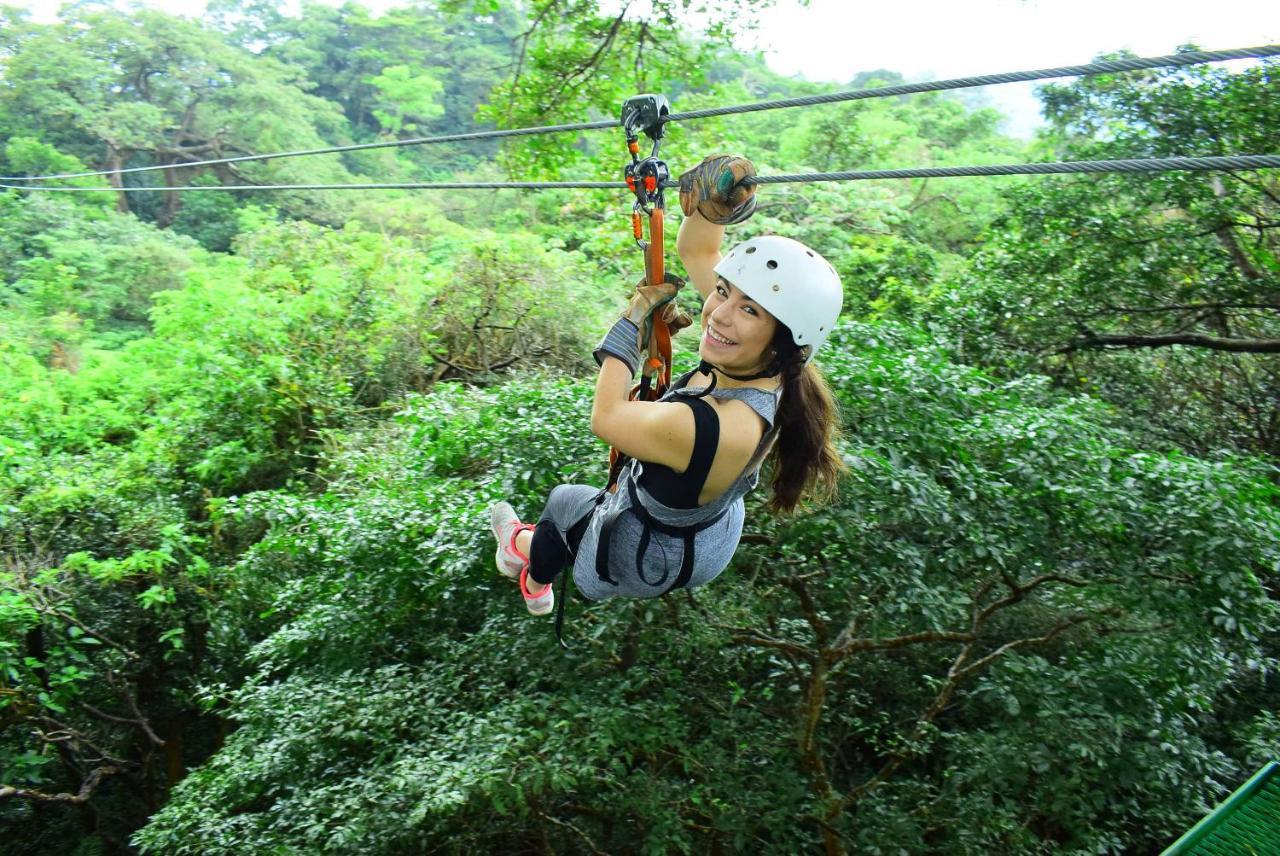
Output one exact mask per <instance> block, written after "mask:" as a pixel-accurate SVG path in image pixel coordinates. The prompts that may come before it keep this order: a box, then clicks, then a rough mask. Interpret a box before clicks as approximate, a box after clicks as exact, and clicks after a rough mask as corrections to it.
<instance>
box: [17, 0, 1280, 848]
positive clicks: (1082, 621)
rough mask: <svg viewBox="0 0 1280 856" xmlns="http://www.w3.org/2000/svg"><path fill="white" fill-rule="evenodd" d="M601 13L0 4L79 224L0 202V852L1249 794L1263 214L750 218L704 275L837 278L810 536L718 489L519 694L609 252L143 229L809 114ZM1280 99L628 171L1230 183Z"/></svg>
mask: <svg viewBox="0 0 1280 856" xmlns="http://www.w3.org/2000/svg"><path fill="white" fill-rule="evenodd" d="M644 5H645V7H644V8H643V9H642V8H639V6H638V5H637V7H636V8H634V9H633V8H631V6H632V4H617V3H601V2H597V0H526V2H519V3H517V2H512V0H436V2H418V3H414V4H412V5H409V6H406V7H399V8H394V9H390V10H388V11H386V12H385V13H382V14H374V13H373V12H371V11H369V10H368V9H366V8H365V7H363V6H361V5H359V4H357V3H354V2H348V3H346V4H345V5H341V6H336V7H335V6H328V5H322V4H319V3H311V2H304V3H302V4H301V6H300V7H299V8H298V9H297V11H296V12H292V13H291V12H286V11H283V10H282V9H281V8H280V7H278V6H277V5H276V4H271V3H265V2H258V0H215V2H213V3H211V4H210V5H209V8H208V13H207V15H206V16H205V18H204V19H202V20H199V21H196V20H191V19H185V18H181V17H175V16H172V15H168V14H164V13H160V12H156V11H150V10H145V9H140V8H139V9H130V10H125V11H121V10H118V9H114V8H111V7H109V6H107V5H103V4H98V3H83V4H74V5H69V6H67V7H65V8H64V9H63V11H62V13H61V18H60V19H59V20H58V21H57V22H55V23H48V24H45V23H36V22H33V21H31V20H30V18H29V17H28V16H27V15H26V14H25V13H24V12H22V11H20V10H18V9H15V8H12V7H4V6H0V174H3V175H5V176H8V177H10V178H9V179H6V183H9V182H12V181H16V180H18V179H22V178H25V177H30V176H37V175H48V174H67V173H81V172H102V173H106V174H105V175H98V176H88V177H80V178H75V179H71V180H69V181H67V182H66V184H68V185H75V186H80V187H85V188H96V189H97V190H96V191H95V192H92V193H48V192H38V191H23V190H9V191H4V192H2V193H0V557H2V558H3V561H2V562H0V842H3V843H0V852H2V853H9V852H13V853H24V854H66V853H76V854H83V856H89V854H117V853H120V854H123V853H156V854H161V853H162V854H214V853H228V854H231V853H257V852H280V853H310V852H321V851H327V852H337V853H361V854H364V853H388V854H391V853H403V852H419V851H421V852H447V853H472V852H513V853H520V852H539V853H620V854H624V853H637V854H639V853H646V854H647V853H664V854H665V853H672V852H684V853H694V852H697V853H703V852H706V853H724V852H741V851H748V850H750V851H756V852H761V853H778V854H794V853H802V852H824V853H829V854H834V853H903V852H905V853H912V854H915V853H922V854H923V853H948V854H950V853H972V854H986V853H993V852H994V853H1010V854H1085V853H1090V854H1093V853H1134V854H1137V853H1151V852H1158V851H1159V850H1160V849H1162V848H1163V847H1165V846H1167V845H1168V844H1169V843H1170V842H1172V841H1173V840H1174V839H1175V838H1177V836H1178V835H1180V834H1181V833H1182V832H1183V831H1185V830H1186V829H1187V828H1188V827H1189V826H1190V825H1191V824H1193V823H1194V822H1195V821H1196V820H1197V819H1198V818H1199V817H1200V816H1202V815H1203V814H1204V813H1205V811H1207V810H1208V809H1209V808H1211V807H1212V806H1213V805H1214V804H1216V803H1217V802H1218V801H1219V800H1221V799H1222V798H1223V797H1224V796H1225V795H1226V794H1227V793H1229V792H1231V791H1232V790H1234V788H1235V787H1236V786H1238V785H1239V784H1240V783H1241V782H1243V781H1244V780H1245V779H1247V778H1248V776H1249V775H1251V774H1252V773H1253V772H1254V771H1255V770H1257V769H1258V768H1259V767H1260V766H1262V765H1263V764H1264V763H1266V762H1267V761H1269V760H1272V759H1275V758H1277V757H1278V756H1280V717H1277V714H1276V710H1277V709H1280V682H1278V678H1277V667H1278V666H1280V663H1277V654H1278V653H1280V643H1278V639H1280V636H1278V633H1280V615H1278V614H1277V582H1278V580H1280V469H1278V468H1277V464H1278V462H1280V261H1278V259H1280V240H1278V238H1277V236H1278V235H1280V229H1278V227H1280V179H1278V177H1277V173H1276V171H1274V170H1255V171H1235V172H1209V173H1204V172H1183V173H1157V174H1144V175H1105V174H1104V175H1080V176H1063V177H1055V178H1041V177H1035V178H1030V177H1023V178H1018V177H1005V178H949V179H936V178H935V179H912V180H896V181H868V182H856V183H826V184H807V185H800V184H790V185H772V186H765V187H762V188H761V190H760V193H759V198H760V203H759V207H758V210H757V212H756V214H755V215H754V217H753V218H752V219H751V220H750V221H748V222H747V223H745V224H743V225H740V226H736V227H733V228H732V229H731V234H730V239H731V240H736V239H740V238H746V237H750V236H752V235H756V234H766V233H772V234H778V235H785V236H788V237H794V238H797V239H799V240H802V241H804V242H805V243H807V244H808V245H810V246H812V247H814V248H815V249H817V250H819V251H820V252H821V253H822V254H823V255H825V256H826V257H827V258H828V259H829V260H830V261H831V262H832V263H833V264H834V266H835V267H836V269H837V270H838V272H839V274H840V276H841V278H842V280H843V282H844V286H845V303H844V310H843V314H842V318H841V322H840V325H839V328H838V329H837V331H836V333H835V335H834V336H833V338H832V340H831V343H830V347H828V348H827V349H826V350H825V351H824V352H823V354H822V355H820V357H819V360H818V364H819V366H820V368H821V370H822V371H823V372H824V374H825V376H826V377H827V378H828V380H829V382H830V384H831V387H832V389H833V391H834V394H835V396H836V399H837V402H838V404H839V408H840V419H841V424H842V426H843V431H844V436H843V440H842V442H841V446H840V455H841V458H842V460H843V462H844V463H845V465H846V466H847V468H848V473H847V475H846V477H845V479H844V481H843V482H842V484H841V489H840V492H839V495H838V497H837V499H836V500H835V501H834V502H833V503H832V504H830V505H826V506H811V507H806V508H804V509H803V510H801V511H800V512H799V513H796V514H794V515H788V516H784V517H772V516H770V515H769V514H767V513H766V511H765V508H764V502H763V498H762V497H758V496H755V495H752V498H750V499H749V501H748V514H747V519H748V526H747V532H746V535H745V537H744V539H743V543H742V545H741V547H740V548H739V550H738V553H737V556H736V557H735V560H734V562H733V564H732V565H731V566H730V568H729V570H728V571H727V572H726V573H725V574H724V575H723V577H722V578H721V579H719V580H717V581H716V582H715V583H714V584H713V585H711V586H709V587H707V588H705V589H702V590H699V591H698V592H696V593H688V592H686V593H682V594H679V595H675V596H669V597H665V598H661V599H658V600H652V601H626V602H624V601H617V600H615V601H610V602H605V603H600V604H588V603H586V602H585V601H582V600H579V599H574V600H572V601H571V602H570V603H569V605H568V620H567V626H566V636H567V639H568V641H569V643H570V645H571V649H570V650H568V651H564V650H561V649H560V648H559V646H557V644H556V640H555V636H554V634H553V633H552V630H551V624H550V622H542V621H537V620H534V619H531V618H530V617H529V616H527V614H525V610H524V607H523V605H522V604H521V603H520V601H519V599H518V598H517V597H516V596H515V589H514V587H512V586H510V585H508V584H507V583H506V582H505V581H504V580H502V579H501V578H499V577H497V576H496V575H495V574H494V569H493V563H492V558H491V557H492V550H493V543H492V537H491V535H490V532H489V528H488V508H489V507H490V506H491V505H492V504H493V503H494V502H497V501H500V500H507V501H509V502H511V503H512V504H513V505H515V507H516V508H517V510H519V511H521V512H522V513H524V514H525V515H527V516H528V517H534V516H535V515H537V513H538V512H539V511H540V508H541V503H542V502H543V500H544V499H545V497H546V495H547V493H548V491H549V490H550V489H551V488H552V487H553V486H555V485H557V484H561V483H566V482H572V483H585V484H593V485H601V484H603V482H604V479H605V471H606V463H607V449H605V448H604V445H603V444H602V443H601V442H600V441H599V440H597V439H595V438H594V437H593V436H592V435H591V432H590V431H589V430H588V425H589V420H590V409H591V395H592V388H593V383H594V371H595V362H594V361H593V360H592V359H591V356H590V353H591V349H592V346H593V344H594V343H595V342H596V341H598V339H599V337H600V335H601V334H602V333H603V332H604V330H605V329H606V328H607V325H608V324H609V323H610V322H611V320H612V319H613V318H614V317H616V314H617V312H618V310H619V309H620V308H621V306H622V305H623V301H624V300H625V298H626V295H627V294H628V292H629V289H630V288H631V287H632V286H633V285H634V283H635V280H636V279H637V277H638V276H640V275H641V273H642V271H643V260H642V257H641V254H640V252H639V250H638V249H637V247H636V246H635V240H634V238H633V235H632V232H631V223H630V213H631V201H630V200H629V199H628V198H626V197H625V194H623V193H621V192H611V191H596V190H590V191H584V190H544V191H539V192H536V193H528V192H518V191H510V190H492V191H483V192H476V191H467V192H464V191H456V192H431V193H427V192H414V191H368V192H345V193H336V192H323V191H315V190H300V191H261V190H230V191H223V190H219V191H216V192H214V191H208V192H189V191H188V192H179V191H176V190H174V189H173V188H176V187H181V186H190V185H197V186H219V185H237V186H241V185H243V186H251V185H262V184H319V183H351V182H382V183H385V182H396V181H400V182H423V181H449V180H456V181H497V180H508V179H518V180H541V179H564V178H574V179H586V180H597V181H617V180H619V179H620V177H621V169H622V166H623V164H624V163H625V162H626V161H627V159H628V155H627V154H626V148H625V144H624V141H623V139H622V134H621V132H620V131H617V130H612V131H601V132H592V133H581V134H572V135H547V136H541V137H528V138H514V139H511V140H506V141H501V142H498V141H492V140H485V141H471V142H452V143H446V144H442V145H435V146H400V147H388V148H379V149H365V150H357V151H348V152H343V153H334V154H326V155H321V156H313V157H305V158H302V157H299V158H277V159H273V160H265V161H263V160H245V161H239V162H232V163H220V164H216V165H197V164H199V163H201V162H203V161H208V160H219V159H225V158H236V157H240V156H245V155H251V154H260V153H264V152H280V151H289V150H296V149H306V148H317V147H337V146H348V145H354V144H360V143H369V142H390V141H395V140H398V139H405V138H409V137H422V136H439V135H449V134H458V133H465V132H470V131H474V130H477V129H485V128H514V127H524V126H529V125H537V124H544V123H551V122H565V123H569V122H582V121H593V120H599V119H601V118H610V119H612V118H616V116H617V114H618V110H619V107H620V105H621V102H622V100H623V99H625V98H627V97H630V96H632V95H635V94H637V93H640V92H662V93H665V94H666V95H668V96H669V97H670V98H671V99H672V103H673V104H674V105H675V107H676V109H679V110H696V109H700V108H704V107H710V106H719V105H724V104H731V103H745V102H751V101H758V100H763V99H770V98H783V97H794V96H802V95H812V94H820V93H822V92H827V91H833V90H834V89H836V88H837V87H836V86H834V85H830V84H816V83H810V82H806V81H803V80H799V79H795V78H788V77H785V76H781V75H778V74H776V73H774V72H772V71H771V70H770V69H769V68H768V67H767V65H766V64H765V63H764V62H763V60H762V58H761V57H759V56H755V55H751V54H748V53H743V52H741V51H739V50H736V49H735V48H734V44H735V42H734V37H735V35H736V34H737V31H738V29H740V28H742V27H746V26H750V22H751V13H752V12H753V11H754V10H759V9H762V8H764V7H766V6H767V5H768V0H752V2H749V3H745V4H743V3H729V2H727V0H714V1H713V2H710V3H708V4H706V5H707V6H708V9H709V11H708V13H707V19H709V20H713V21H721V22H723V23H718V24H715V25H713V26H704V27H703V28H702V29H695V28H693V27H691V26H690V24H689V22H688V19H686V18H685V17H684V15H685V11H686V7H687V6H688V5H689V4H687V3H684V2H677V0H654V2H652V3H650V4H644ZM730 10H736V12H737V14H735V15H730V14H728V12H729V11H730ZM700 20H701V19H700ZM1175 47H1176V46H1170V49H1171V50H1172V49H1174V48H1175ZM1278 69H1280V66H1278V65H1277V63H1276V61H1274V60H1262V61H1258V62H1254V63H1252V64H1248V65H1246V67H1244V68H1225V67H1222V66H1218V65H1201V66H1192V67H1187V68H1181V69H1163V70H1149V71H1141V72H1131V73H1126V74H1114V75H1100V76H1094V77H1086V78H1081V79H1079V80H1075V81H1071V82H1065V83H1055V84H1052V85H1046V86H1044V87H1043V88H1042V89H1041V90H1040V93H1039V97H1040V99H1041V102H1042V104H1043V111H1044V115H1045V118H1046V121H1047V127H1046V129H1045V130H1043V131H1042V132H1040V134H1039V135H1038V136H1037V138H1036V139H1034V140H1032V141H1026V140H1019V139H1016V138H1013V137H1010V136H1008V135H1006V134H1004V133H1003V132H1002V117H1001V116H1000V114H999V113H998V112H997V111H996V110H994V109H992V108H990V107H988V106H983V103H982V100H981V97H980V96H978V97H974V96H973V95H972V94H969V95H957V94H940V93H928V94H918V95H912V96H900V97H892V98H881V99H874V100H865V101H858V102H852V103H845V104H834V105H826V106H819V107H809V108H805V109H802V110H795V111H780V112H777V113H771V114H745V115H733V116H723V117H718V118H713V119H704V120H700V121H697V122H688V123H678V124H676V125H673V126H672V127H671V128H670V129H669V131H668V134H667V137H666V139H665V140H664V142H663V147H662V154H663V157H664V158H665V159H666V160H667V161H668V162H669V163H670V164H671V167H672V171H673V173H677V174H678V173H679V172H680V171H682V170H684V169H687V168H688V167H690V166H693V165H694V164H696V163H697V162H698V161H699V160H700V159H701V158H702V157H703V156H704V155H707V154H712V153H718V152H727V151H732V152H735V153H741V154H743V155H746V156H748V157H750V158H751V159H752V160H753V162H754V163H755V164H756V166H757V167H758V168H759V170H760V172H761V173H763V174H770V173H774V174H776V173H783V172H786V173H801V172H819V171H835V170H853V169H881V168H896V167H904V166H934V165H936V166H950V165H961V164H966V165H968V164H984V163H1012V162H1019V161H1031V160H1083V159H1103V158H1138V157H1164V156H1192V155H1227V154H1271V153H1277V152H1280V113H1278V112H1277V111H1280V83H1278V82H1277V71H1278ZM902 79H903V78H902V77H901V75H899V74H897V73H896V72H894V71H892V70H876V69H868V70H867V71H866V72H865V73H863V74H860V75H859V76H858V77H857V79H855V80H852V81H848V82H847V86H848V87H855V88H859V87H866V86H873V85H878V84H885V83H894V82H900V81H901V80H902ZM139 168H155V169H147V170H146V171H130V170H138V169H139ZM671 208H672V212H671V218H670V219H671V221H676V220H678V216H679V215H678V214H677V213H676V211H675V209H676V206H675V205H672V206H671ZM672 225H673V227H674V222H673V224H672ZM669 263H670V264H671V265H673V266H674V265H677V264H678V262H677V261H676V259H675V256H674V253H671V254H670V257H669ZM689 292H692V289H686V293H684V294H682V295H681V297H680V301H681V302H682V304H684V307H685V308H686V309H689V310H690V311H694V312H695V313H696V310H697V309H698V306H697V296H696V294H692V293H689ZM686 336H687V334H686ZM694 347H695V346H694V345H692V344H689V343H687V342H685V341H682V340H681V337H677V344H676V359H677V364H678V367H680V366H685V367H686V368H692V365H693V362H694V360H693V349H694ZM686 364H687V365H686Z"/></svg>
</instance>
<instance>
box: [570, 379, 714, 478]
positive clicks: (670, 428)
mask: <svg viewBox="0 0 1280 856" xmlns="http://www.w3.org/2000/svg"><path fill="white" fill-rule="evenodd" d="M630 395H631V369H630V368H628V366H627V364H626V363H624V362H623V361H622V360H620V359H618V358H617V357H615V356H613V355H606V356H605V358H604V362H603V363H602V364H601V366H600V374H599V375H598V376H597V377H596V395H595V400H594V401H593V403H592V405H591V433H593V434H595V435H596V436H597V437H599V438H600V439H601V440H604V441H605V442H606V443H608V444H609V445H610V446H612V447H614V448H615V449H618V450H619V451H621V452H622V453H623V454H626V455H630V456H631V457H633V458H636V459H637V460H641V461H650V462H652V463H655V464H662V465H664V466H668V467H671V468H672V469H673V470H676V471H677V472H682V471H683V470H684V469H685V467H687V466H689V459H690V458H691V457H692V456H693V435H694V421H693V411H692V410H691V409H690V408H689V407H687V406H685V405H683V404H673V403H670V402H658V401H631V400H629V399H630Z"/></svg>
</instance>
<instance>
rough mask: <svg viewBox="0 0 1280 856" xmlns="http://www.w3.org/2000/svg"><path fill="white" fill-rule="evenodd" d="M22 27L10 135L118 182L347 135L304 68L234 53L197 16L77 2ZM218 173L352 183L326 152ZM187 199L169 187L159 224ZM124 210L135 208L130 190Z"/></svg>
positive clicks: (181, 178) (10, 73)
mask: <svg viewBox="0 0 1280 856" xmlns="http://www.w3.org/2000/svg"><path fill="white" fill-rule="evenodd" d="M19 29H20V32H18V33H16V34H15V35H13V36H11V37H9V51H10V55H9V56H8V57H7V58H5V59H4V66H3V69H4V74H3V78H2V79H0V110H3V111H4V113H5V114H7V115H8V116H9V133H10V134H11V135H15V136H16V135H20V134H27V135H31V136H36V137H39V138H41V139H43V140H45V141H46V142H49V143H52V144H54V145H56V146H57V147H58V148H59V149H61V150H63V151H66V152H68V153H71V154H74V155H76V156H78V157H80V158H81V160H83V161H84V162H85V163H86V164H90V165H92V166H93V167H95V168H98V169H106V170H112V171H113V173H114V174H113V175H112V176H111V183H112V186H114V187H117V188H122V187H124V186H125V184H126V183H128V182H131V181H133V180H134V179H133V178H132V177H130V178H126V176H125V175H121V174H120V172H119V171H120V170H122V169H124V168H126V167H129V166H153V165H155V166H163V167H165V169H164V170H163V185H164V186H166V187H172V186H176V185H178V184H182V183H185V182H187V181H189V180H190V179H191V178H192V177H193V175H194V174H195V173H197V172H198V171H197V170H194V169H191V168H184V164H189V163H192V162H195V161H200V160H208V159H215V158H222V157H232V156H236V155H241V154H248V153H256V152H264V151H274V150H282V149H293V148H307V147H318V146H322V145H324V144H325V143H326V142H327V141H330V140H333V139H340V138H343V137H345V136H346V129H345V122H344V121H343V119H342V116H341V114H339V113H338V112H337V111H336V110H335V109H334V108H333V106H332V105H331V104H328V103H327V102H325V101H323V100H322V99H320V98H317V97H315V96H313V95H310V94H308V93H307V91H306V90H307V89H308V88H309V84H308V82H307V81H306V79H305V78H304V77H303V76H302V75H300V74H299V73H298V71H297V70H296V69H291V68H289V67H287V66H285V65H283V64H281V63H279V62H276V61H274V60H270V59H266V58H261V57H254V56H252V55H251V54H249V53H248V52H246V51H244V50H241V49H237V48H233V47H231V46H229V45H227V44H225V43H224V42H223V41H222V39H221V38H220V37H219V36H218V34H216V33H214V32H211V31H209V30H208V29H207V28H204V27H202V26H200V25H199V24H197V23H195V22H192V21H187V20H183V19H180V18H175V17H171V16H169V15H164V14H161V13H158V12H151V11H145V10H140V11H135V12H132V13H129V14H121V13H118V12H114V11H102V10H95V9H88V8H80V9H77V8H72V9H69V10H68V12H67V16H66V17H65V18H64V19H63V20H62V21H61V22H60V23H57V24H53V25H47V26H41V25H32V24H23V25H21V27H20V28H19ZM215 173H216V175H217V177H218V178H219V179H221V180H223V181H235V182H244V183H249V184H253V183H266V182H269V181H272V180H279V179H288V178H291V177H293V178H302V177H306V178H309V179H311V180H320V179H331V180H340V179H341V178H342V176H344V175H345V170H344V169H342V167H341V166H340V165H339V164H338V162H337V160H336V159H334V158H326V159H324V160H317V159H310V160H309V161H308V163H307V164H305V165H303V164H300V163H297V162H294V161H289V160H285V161H280V162H278V163H276V164H263V163H250V164H245V165H233V164H226V165H222V166H219V167H216V168H215ZM144 175H145V174H144ZM146 180H148V181H149V180H150V179H149V178H148V179H146ZM179 205H180V195H179V194H178V193H174V192H169V193H167V194H165V196H164V203H163V205H162V207H161V209H160V210H159V211H158V212H157V214H156V219H157V220H158V221H159V222H160V223H161V225H167V224H169V223H171V222H172V221H173V219H174V218H175V216H176V215H177V211H178V208H179ZM118 206H119V208H120V210H122V211H126V210H129V208H130V202H129V198H128V196H127V195H126V194H125V193H123V192H122V193H120V194H119V200H118Z"/></svg>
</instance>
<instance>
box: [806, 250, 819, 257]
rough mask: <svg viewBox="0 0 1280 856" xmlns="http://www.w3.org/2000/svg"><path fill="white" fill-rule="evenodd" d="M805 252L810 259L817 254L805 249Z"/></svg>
mask: <svg viewBox="0 0 1280 856" xmlns="http://www.w3.org/2000/svg"><path fill="white" fill-rule="evenodd" d="M805 253H806V254H808V256H809V258H811V259H812V258H817V256H815V255H814V254H813V250H805Z"/></svg>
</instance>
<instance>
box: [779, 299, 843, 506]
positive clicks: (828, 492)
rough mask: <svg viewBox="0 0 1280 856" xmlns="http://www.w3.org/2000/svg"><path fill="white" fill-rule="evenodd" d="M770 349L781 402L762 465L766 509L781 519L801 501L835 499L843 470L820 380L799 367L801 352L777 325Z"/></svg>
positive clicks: (835, 412) (836, 421) (828, 398)
mask: <svg viewBox="0 0 1280 856" xmlns="http://www.w3.org/2000/svg"><path fill="white" fill-rule="evenodd" d="M773 348H774V352H775V354H776V356H775V357H774V361H775V362H774V365H778V366H780V369H781V372H780V373H781V375H782V401H781V403H780V404H779V405H778V412H777V413H776V414H775V416H774V424H775V425H777V426H778V438H777V441H776V442H775V443H774V444H773V448H772V449H770V450H769V456H768V458H767V459H766V461H767V462H768V463H769V464H770V465H771V468H772V470H773V477H772V480H771V482H770V487H771V488H772V489H773V496H772V497H771V498H770V499H769V504H768V508H769V510H770V511H771V512H773V513H775V514H787V513H790V512H792V511H795V510H796V508H797V507H798V506H800V505H801V503H802V502H804V501H806V500H809V501H813V502H818V503H824V504H825V503H829V502H831V501H832V500H833V499H835V496H836V491H837V489H838V487H839V481H840V476H841V474H842V473H844V472H845V471H846V470H847V469H848V467H846V466H845V463H844V461H843V460H842V459H841V457H840V453H839V451H838V450H837V449H836V440H837V439H838V438H839V436H840V412H839V409H838V407H837V406H836V400H835V397H834V396H833V395H832V394H831V387H829V386H828V385H827V381H826V379H825V378H824V377H823V376H822V373H821V372H820V371H818V369H817V368H815V367H814V366H813V365H805V353H804V351H802V350H801V349H800V348H797V347H796V344H795V342H794V340H793V339H792V338H791V331H790V330H789V329H787V327H786V325H784V324H782V323H779V324H778V330H777V332H776V333H775V334H774V339H773Z"/></svg>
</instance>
